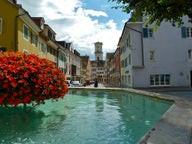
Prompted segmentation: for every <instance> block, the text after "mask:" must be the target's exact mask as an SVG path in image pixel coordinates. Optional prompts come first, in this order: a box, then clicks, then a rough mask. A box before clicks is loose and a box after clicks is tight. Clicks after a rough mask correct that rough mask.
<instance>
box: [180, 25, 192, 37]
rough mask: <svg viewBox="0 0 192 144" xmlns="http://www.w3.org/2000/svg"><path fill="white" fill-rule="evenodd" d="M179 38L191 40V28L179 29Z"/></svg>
mask: <svg viewBox="0 0 192 144" xmlns="http://www.w3.org/2000/svg"><path fill="white" fill-rule="evenodd" d="M181 37H182V38H191V37H192V27H182V28H181Z"/></svg>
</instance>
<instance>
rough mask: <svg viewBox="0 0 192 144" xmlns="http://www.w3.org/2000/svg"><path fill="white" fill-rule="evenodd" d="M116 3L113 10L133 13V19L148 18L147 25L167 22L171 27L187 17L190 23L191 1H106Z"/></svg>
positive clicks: (191, 15)
mask: <svg viewBox="0 0 192 144" xmlns="http://www.w3.org/2000/svg"><path fill="white" fill-rule="evenodd" d="M108 1H109V2H116V4H117V5H116V6H114V7H113V8H115V9H122V11H123V12H126V13H130V12H133V11H134V15H133V18H134V19H135V20H136V19H138V18H141V17H145V16H146V17H148V20H147V23H148V24H152V23H155V24H156V25H157V26H159V25H160V24H161V22H163V21H169V22H170V23H172V25H173V26H175V25H176V24H178V26H181V25H182V23H183V22H182V17H183V16H188V17H189V18H190V22H192V20H191V18H192V0H108Z"/></svg>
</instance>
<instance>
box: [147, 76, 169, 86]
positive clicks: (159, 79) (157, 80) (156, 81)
mask: <svg viewBox="0 0 192 144" xmlns="http://www.w3.org/2000/svg"><path fill="white" fill-rule="evenodd" d="M170 78H171V76H170V75H169V74H156V75H150V85H151V86H167V85H170Z"/></svg>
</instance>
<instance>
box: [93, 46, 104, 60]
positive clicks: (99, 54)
mask: <svg viewBox="0 0 192 144" xmlns="http://www.w3.org/2000/svg"><path fill="white" fill-rule="evenodd" d="M94 44H95V61H98V60H103V51H102V46H103V43H102V42H96V43H94Z"/></svg>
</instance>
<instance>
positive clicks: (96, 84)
mask: <svg viewBox="0 0 192 144" xmlns="http://www.w3.org/2000/svg"><path fill="white" fill-rule="evenodd" d="M94 87H98V81H97V79H95V83H94Z"/></svg>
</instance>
